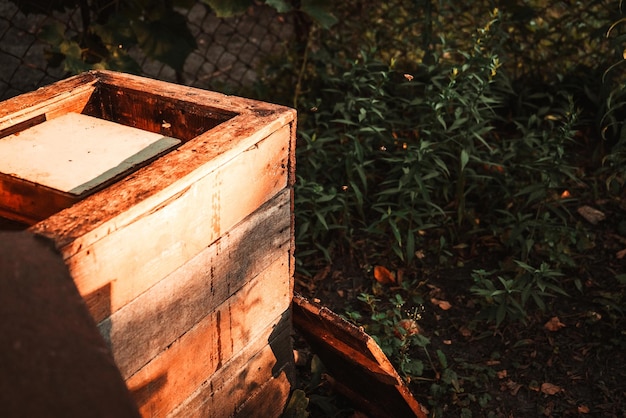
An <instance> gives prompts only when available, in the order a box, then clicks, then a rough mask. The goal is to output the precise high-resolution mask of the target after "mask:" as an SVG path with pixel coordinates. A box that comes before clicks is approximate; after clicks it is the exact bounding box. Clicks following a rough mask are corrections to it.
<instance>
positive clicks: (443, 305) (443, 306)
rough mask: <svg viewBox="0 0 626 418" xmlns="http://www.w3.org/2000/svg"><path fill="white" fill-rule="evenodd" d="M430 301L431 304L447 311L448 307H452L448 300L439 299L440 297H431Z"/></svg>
mask: <svg viewBox="0 0 626 418" xmlns="http://www.w3.org/2000/svg"><path fill="white" fill-rule="evenodd" d="M430 302H431V303H432V304H433V305H437V306H439V308H441V309H443V310H444V311H447V310H448V309H450V308H451V307H452V305H451V304H450V302H448V301H447V300H440V299H437V298H431V299H430Z"/></svg>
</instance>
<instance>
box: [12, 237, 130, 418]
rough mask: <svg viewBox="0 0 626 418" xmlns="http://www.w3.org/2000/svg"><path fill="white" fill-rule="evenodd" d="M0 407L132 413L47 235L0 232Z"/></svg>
mask: <svg viewBox="0 0 626 418" xmlns="http://www.w3.org/2000/svg"><path fill="white" fill-rule="evenodd" d="M0 318H1V320H0V336H1V337H0V411H1V412H0V415H2V417H8V418H11V417H16V418H17V417H50V418H56V417H58V418H65V417H87V416H88V417H102V418H106V417H120V418H123V417H132V418H135V417H139V413H138V411H137V407H136V405H134V403H133V400H132V399H131V397H130V394H129V393H128V390H127V388H126V386H125V384H124V380H122V377H121V376H120V373H119V371H118V370H117V368H116V367H115V363H114V361H113V357H112V356H111V353H110V351H109V350H108V349H107V347H106V345H105V343H104V341H103V340H102V337H101V336H100V334H99V333H98V330H97V328H96V324H95V322H94V321H93V319H92V318H91V317H90V316H89V313H88V312H87V309H86V308H85V305H84V303H83V301H82V299H81V297H80V295H79V294H78V291H77V290H76V287H75V286H74V283H73V282H72V278H71V277H70V275H69V272H68V271H67V268H66V266H65V264H64V263H63V259H62V257H61V254H60V253H58V252H57V251H56V250H55V249H54V247H53V243H51V242H48V241H45V240H43V239H41V238H40V237H36V236H34V235H32V234H30V233H28V232H25V231H24V232H13V233H8V232H0Z"/></svg>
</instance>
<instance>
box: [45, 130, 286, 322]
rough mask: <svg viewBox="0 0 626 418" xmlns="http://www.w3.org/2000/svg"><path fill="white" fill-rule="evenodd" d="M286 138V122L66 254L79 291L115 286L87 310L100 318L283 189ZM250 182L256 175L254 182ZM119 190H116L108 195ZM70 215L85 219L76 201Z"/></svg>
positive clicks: (84, 291) (127, 300) (141, 291)
mask: <svg viewBox="0 0 626 418" xmlns="http://www.w3.org/2000/svg"><path fill="white" fill-rule="evenodd" d="M285 135H288V128H287V127H285V128H283V129H281V130H280V131H278V132H276V133H275V134H273V135H271V136H270V137H269V138H267V139H265V140H263V141H261V142H260V143H259V144H258V147H257V148H254V149H252V150H250V151H249V152H243V153H241V154H240V155H239V158H235V159H233V160H231V161H229V162H227V163H226V164H224V165H223V166H220V167H218V168H216V169H215V170H213V171H212V172H210V173H208V174H207V175H206V176H205V177H204V178H201V179H198V180H197V181H195V182H192V183H191V184H189V185H188V186H186V187H185V188H182V189H181V187H182V186H179V185H178V184H175V185H174V186H178V187H176V188H174V186H172V187H170V190H169V193H170V196H168V197H167V198H165V200H164V201H161V202H158V203H157V202H152V203H153V204H156V206H155V207H152V208H150V209H147V208H141V209H138V208H137V207H133V208H129V210H127V211H126V212H124V214H125V215H128V214H129V213H130V212H137V211H139V212H140V213H135V216H136V217H137V218H136V219H135V220H134V222H132V223H130V224H128V225H126V226H125V227H123V228H119V229H118V228H116V222H115V221H116V220H115V219H114V220H113V221H112V222H111V225H110V229H111V230H112V231H111V233H108V234H106V235H104V236H103V237H102V238H101V239H100V240H98V241H96V242H94V243H93V244H92V245H90V246H86V247H83V248H82V249H81V250H80V251H79V252H78V253H76V254H74V255H72V256H71V257H68V259H67V260H66V262H67V265H68V267H69V269H70V272H71V274H72V277H73V278H74V281H75V283H76V286H77V287H78V289H79V291H80V292H81V294H83V295H86V294H89V293H92V292H94V291H97V290H98V289H100V288H102V287H104V286H107V285H110V287H111V295H110V296H111V298H110V301H104V300H103V299H96V300H93V301H91V304H90V306H89V309H90V312H91V313H92V315H93V316H94V318H95V319H96V321H102V320H103V319H105V317H106V316H108V314H109V313H113V312H115V311H117V310H118V309H119V308H121V307H122V306H124V305H126V304H127V303H128V302H130V301H131V300H133V299H134V298H135V297H137V296H139V295H140V294H141V293H143V292H144V291H146V290H147V289H148V288H150V287H151V286H153V285H154V284H156V283H157V282H158V281H160V280H161V279H162V278H164V277H165V276H167V275H168V274H170V273H171V272H172V271H174V270H175V269H176V268H178V267H179V266H181V265H183V264H184V263H186V262H187V261H189V260H190V259H191V258H192V257H194V256H195V255H196V254H198V253H199V252H200V251H201V250H202V249H203V248H206V247H207V246H208V245H209V244H210V243H212V242H214V241H215V240H216V239H218V238H219V237H220V236H221V235H222V234H223V233H224V232H226V231H228V230H229V229H230V228H232V227H233V226H234V225H235V224H237V223H238V222H239V221H241V220H242V219H244V218H245V217H246V216H247V215H248V214H250V213H252V212H254V211H255V210H256V209H257V208H258V207H260V206H261V205H262V204H263V203H265V202H266V201H267V200H269V199H270V198H271V197H272V196H274V195H276V194H277V193H278V192H279V191H280V190H282V189H284V188H285V187H286V185H287V173H286V169H284V168H283V167H284V166H285V165H286V164H287V158H288V156H287V149H286V143H287V141H288V138H286V137H285ZM246 179H254V187H250V183H249V182H248V181H246ZM118 184H119V183H118ZM184 184H186V183H184ZM114 190H115V187H111V188H110V189H107V193H114ZM94 196H97V194H96V195H94ZM101 197H102V198H105V196H101ZM105 201H106V199H105ZM72 213H73V216H80V211H78V210H77V206H76V205H75V206H73V207H72ZM120 216H122V215H120ZM38 225H40V224H37V225H35V226H34V228H35V229H36V230H37V228H36V227H37V226H38ZM105 232H106V231H103V233H105ZM62 250H64V249H62ZM103 302H106V303H109V305H106V304H103Z"/></svg>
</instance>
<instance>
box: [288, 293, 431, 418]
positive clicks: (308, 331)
mask: <svg viewBox="0 0 626 418" xmlns="http://www.w3.org/2000/svg"><path fill="white" fill-rule="evenodd" d="M293 319H294V325H295V326H296V327H297V328H298V329H299V330H300V331H301V333H302V335H303V336H304V337H305V339H306V340H307V341H308V342H309V343H310V344H311V347H312V348H313V351H314V352H315V353H316V354H317V355H318V356H319V357H320V359H321V360H322V363H324V366H326V368H327V369H328V370H329V374H330V375H331V376H332V377H333V378H334V380H335V381H337V383H338V385H337V388H338V389H339V390H341V391H342V392H343V393H344V395H346V396H347V397H350V398H351V399H352V400H353V401H354V402H355V406H356V407H362V408H366V409H367V410H366V411H365V412H367V413H368V414H370V415H371V416H374V417H381V418H395V417H418V418H426V412H425V411H424V410H423V409H422V407H421V406H420V405H419V403H418V402H417V401H416V400H415V398H414V397H413V395H412V394H411V392H410V390H409V389H408V388H407V386H406V385H405V384H404V382H403V381H402V379H401V378H400V376H399V375H398V373H397V372H396V370H395V369H394V368H393V366H392V365H391V363H390V362H389V360H388V359H387V357H386V356H385V354H384V353H383V352H382V350H381V349H380V347H379V346H378V345H377V344H376V342H375V341H374V340H373V339H372V338H371V337H370V336H369V335H367V334H366V333H365V332H363V330H362V329H359V328H357V327H355V326H354V325H352V324H351V323H349V322H348V321H346V320H344V319H343V318H341V317H340V316H338V315H336V314H335V313H334V312H332V311H330V310H329V309H327V308H324V307H321V306H319V305H317V304H314V303H311V302H309V301H308V300H306V299H305V298H303V297H301V296H299V295H297V294H296V295H295V296H294V298H293Z"/></svg>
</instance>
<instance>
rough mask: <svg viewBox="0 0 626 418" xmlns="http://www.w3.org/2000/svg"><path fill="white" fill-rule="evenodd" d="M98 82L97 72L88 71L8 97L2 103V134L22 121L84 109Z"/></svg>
mask: <svg viewBox="0 0 626 418" xmlns="http://www.w3.org/2000/svg"><path fill="white" fill-rule="evenodd" d="M97 82H98V79H97V77H96V76H95V74H93V73H85V74H81V75H79V76H76V77H72V78H68V79H66V80H62V81H59V82H57V83H54V84H51V85H49V86H46V87H42V88H40V89H38V90H35V91H32V92H30V93H25V94H22V95H20V96H16V97H13V98H11V99H8V100H5V101H4V102H2V106H0V138H1V137H2V136H4V134H6V133H7V132H11V128H12V127H14V126H15V125H18V124H20V123H26V125H28V121H31V122H42V121H44V120H51V119H54V118H56V117H58V116H61V115H64V114H66V113H69V112H75V113H81V112H82V111H83V109H84V108H85V106H86V105H87V103H88V102H89V99H90V97H91V95H92V94H93V92H94V90H95V89H96V84H97ZM31 125H32V123H31ZM11 133H13V132H11Z"/></svg>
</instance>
